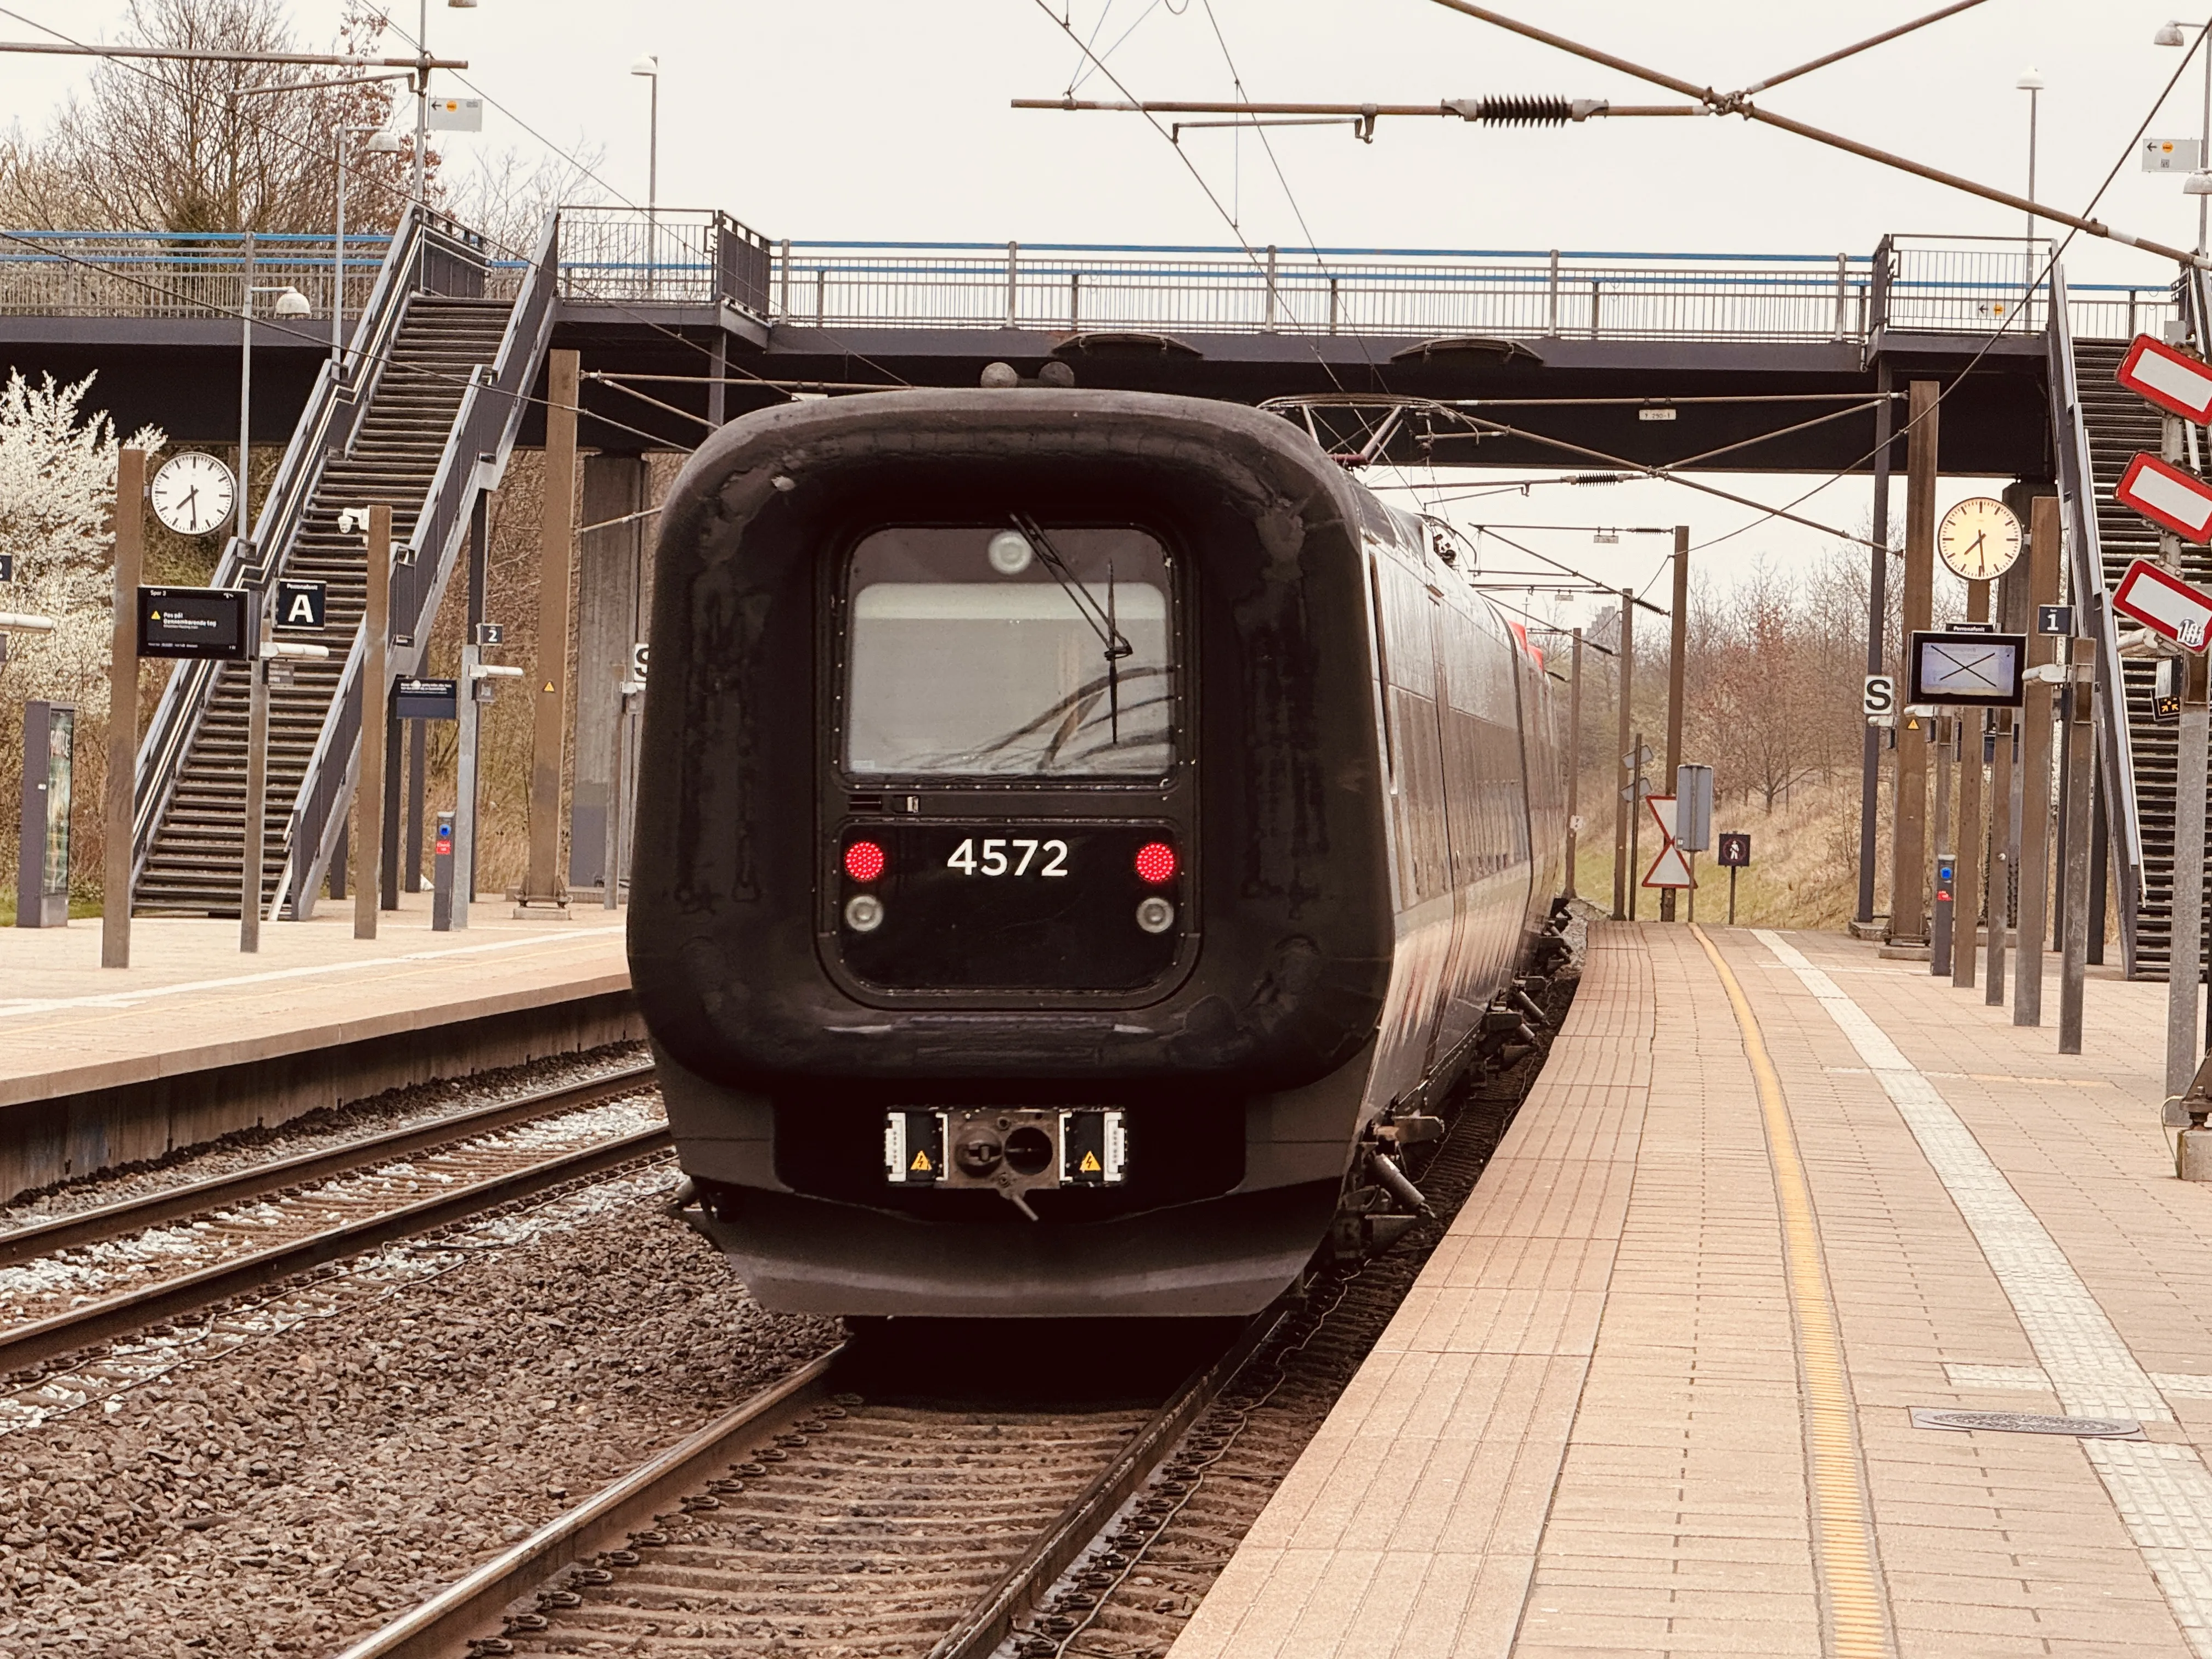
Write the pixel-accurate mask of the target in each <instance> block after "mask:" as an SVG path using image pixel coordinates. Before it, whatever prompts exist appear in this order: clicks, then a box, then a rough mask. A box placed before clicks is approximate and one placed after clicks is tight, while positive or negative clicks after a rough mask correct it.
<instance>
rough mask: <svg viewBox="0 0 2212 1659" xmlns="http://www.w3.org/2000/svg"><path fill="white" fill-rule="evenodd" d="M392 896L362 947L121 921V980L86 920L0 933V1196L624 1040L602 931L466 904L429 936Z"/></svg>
mask: <svg viewBox="0 0 2212 1659" xmlns="http://www.w3.org/2000/svg"><path fill="white" fill-rule="evenodd" d="M429 902H430V896H429V895H428V893H409V894H403V895H402V896H401V900H400V908H399V909H398V911H396V912H392V911H386V912H385V913H384V915H383V916H382V918H381V921H380V927H379V929H378V937H377V938H376V939H355V938H354V937H353V918H352V911H351V908H350V907H349V906H341V905H326V906H325V907H323V909H322V912H321V914H320V915H318V916H316V917H315V919H314V920H313V921H306V922H296V923H295V922H286V923H283V924H277V923H271V924H270V925H268V926H267V927H264V928H263V929H262V933H261V949H260V951H259V952H258V954H256V955H253V956H245V955H241V954H240V951H239V949H238V924H237V922H236V921H214V920H210V921H195V920H185V919H175V918H144V917H142V918H139V919H137V920H135V921H133V922H132V923H131V967H129V968H127V969H102V968H101V967H100V924H99V922H98V921H78V922H75V923H73V924H71V925H70V927H55V928H46V929H33V928H12V927H11V928H8V929H5V930H0V1201H4V1200H6V1199H7V1198H8V1197H9V1196H11V1195H12V1194H15V1193H19V1192H21V1191H24V1190H26V1189H27V1188H34V1187H38V1186H41V1185H44V1184H46V1182H52V1181H54V1180H58V1179H61V1178H64V1176H70V1175H81V1174H84V1173H88V1172H89V1171H91V1170H97V1169H100V1168H105V1167H107V1166H109V1165H111V1164H120V1163H127V1162H130V1161H131V1160H133V1159H137V1158H149V1157H158V1156H160V1155H161V1153H163V1152H167V1151H168V1150H170V1149H171V1148H173V1147H176V1146H190V1145H193V1144H195V1143H197V1142H199V1141H203V1140H207V1139H212V1138H214V1137H215V1136H217V1135H220V1134H222V1133H228V1131H230V1130H233V1129H237V1128H241V1127H249V1126H252V1125H253V1124H256V1123H264V1122H265V1123H274V1122H279V1121H283V1120H285V1119H288V1118H290V1117H294V1116H297V1115H301V1113H304V1112H308V1111H312V1110H314V1109H318V1108H319V1107H324V1106H331V1105H339V1104H343V1103H346V1102H348V1101H351V1100H357V1099H362V1098H365V1097H368V1096H370V1095H374V1094H378V1093H380V1092H382V1091H385V1090H386V1089H391V1088H396V1087H401V1086H404V1085H410V1084H415V1083H421V1082H425V1081H428V1080H430V1079H441V1078H447V1077H461V1076H466V1075H468V1074H470V1073H474V1072H480V1071H485V1070H489V1069H493V1068H495V1067H498V1066H511V1065H516V1064H520V1063H521V1062H523V1061H526V1060H536V1059H540V1058H544V1057H545V1056H548V1055H552V1054H562V1053H568V1052H576V1051H580V1050H583V1049H586V1048H598V1047H600V1046H602V1045H604V1044H605V1043H609V1042H620V1041H623V1040H625V1039H627V1038H631V1037H636V1036H642V1035H643V1027H642V1024H641V1022H640V1021H639V1019H638V1018H637V1015H636V1012H635V1005H634V1001H633V999H632V997H631V995H630V990H629V964H628V962H627V960H626V958H625V956H624V951H623V930H622V925H621V921H620V920H619V918H618V917H617V915H610V914H608V913H606V912H604V911H601V910H599V909H597V908H590V909H586V908H583V907H581V906H579V907H578V908H577V909H576V912H575V914H574V918H573V919H572V920H571V921H569V922H568V924H566V925H565V926H559V927H548V926H547V925H545V924H544V923H540V922H520V921H513V920H512V919H511V915H510V909H511V907H509V906H507V905H504V904H500V903H495V902H489V901H485V902H479V903H477V905H475V906H473V907H472V908H471V916H470V925H469V927H468V928H467V929H466V930H465V931H464V932H459V933H433V932H431V931H430V926H429Z"/></svg>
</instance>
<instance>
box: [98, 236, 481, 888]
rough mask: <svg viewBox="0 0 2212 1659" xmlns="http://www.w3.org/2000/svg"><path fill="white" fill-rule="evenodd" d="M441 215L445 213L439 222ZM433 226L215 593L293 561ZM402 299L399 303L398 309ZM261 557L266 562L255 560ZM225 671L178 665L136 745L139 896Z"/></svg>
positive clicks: (231, 552)
mask: <svg viewBox="0 0 2212 1659" xmlns="http://www.w3.org/2000/svg"><path fill="white" fill-rule="evenodd" d="M441 217H442V216H441ZM424 228H425V223H424V217H423V216H422V214H421V213H419V212H418V211H417V210H416V208H415V206H414V205H413V204H411V203H410V204H409V205H408V207H407V209H406V210H405V211H404V213H403V214H402V215H401V216H400V221H399V224H398V228H396V229H395V230H394V231H393V233H392V240H391V241H390V243H389V244H388V245H387V246H386V249H385V256H384V263H383V264H382V265H381V266H380V268H379V269H378V271H377V275H376V282H375V284H374V287H373V288H372V289H370V291H369V296H368V302H367V303H366V304H365V305H364V306H363V307H362V311H361V315H360V317H359V319H357V320H356V323H355V325H354V332H353V338H352V340H351V341H350V342H349V344H348V347H347V350H346V357H345V363H346V366H345V367H343V368H339V369H337V371H336V372H335V373H334V372H333V368H332V365H331V362H330V361H329V360H328V359H327V358H326V359H325V360H324V362H322V363H321V365H320V366H319V367H318V368H317V369H316V371H315V380H314V384H313V386H312V387H311V388H310V389H309V392H308V394H307V404H306V406H305V407H304V408H303V409H302V410H301V411H300V419H299V422H298V424H297V425H295V427H294V428H293V433H292V439H291V441H290V442H289V443H288V444H287V445H286V446H285V448H284V455H283V459H282V460H281V461H280V462H279V463H278V464H277V469H276V473H275V475H274V476H273V477H271V479H270V486H269V489H268V492H267V493H266V494H265V495H264V496H263V498H262V502H261V510H260V513H259V514H258V517H257V518H256V519H255V520H254V521H253V526H252V529H253V534H252V538H251V539H242V538H239V537H237V536H233V537H231V538H229V539H228V540H227V541H226V542H225V543H224V544H223V549H222V555H221V556H220V557H218V558H217V560H216V568H215V574H214V575H213V577H212V578H211V579H210V585H211V586H216V587H237V586H257V587H261V588H263V589H264V590H265V589H266V587H267V585H268V583H269V581H270V580H271V578H272V577H273V576H274V574H276V572H277V571H279V570H281V569H282V568H283V561H284V560H285V559H286V558H287V557H288V556H289V554H290V551H291V543H292V540H293V538H295V535H296V534H297V532H298V528H299V525H300V521H301V517H302V516H303V515H304V513H305V512H306V508H307V502H308V501H310V500H312V499H313V495H314V489H315V486H316V485H317V484H318V483H320V482H321V479H322V474H323V469H324V466H325V463H326V462H327V461H328V460H329V459H330V457H331V454H333V453H339V452H342V451H343V450H344V449H346V448H348V447H350V446H351V444H352V441H353V437H354V434H355V432H356V430H357V428H358V427H359V424H360V417H361V410H362V408H363V407H364V406H365V405H366V403H367V401H368V400H367V398H365V397H363V396H362V393H361V385H360V383H361V381H362V379H363V378H364V374H363V371H364V370H368V372H369V374H370V376H372V377H373V375H374V373H376V372H378V368H379V365H380V359H381V358H382V357H383V356H386V355H387V350H386V349H387V347H388V344H389V342H390V339H391V337H392V332H393V331H394V330H395V329H396V327H397V325H398V318H399V316H400V314H401V313H404V310H405V309H406V307H405V304H404V300H405V296H406V294H407V292H408V290H409V289H410V287H411V284H410V283H409V282H408V281H407V280H406V278H407V276H408V275H409V274H410V272H411V270H412V269H413V267H414V266H415V265H416V264H417V263H418V261H419V258H420V255H421V251H422V240H423V231H424ZM394 295H398V298H399V300H400V301H401V303H398V304H393V303H392V296H394ZM255 555H258V556H255ZM219 671H220V665H217V664H216V663H212V662H180V663H179V664H178V665H177V666H176V668H175V670H174V671H173V672H172V673H171V674H170V676H169V678H168V682H167V684H165V685H163V687H162V688H161V696H160V697H159V699H158V700H157V701H156V702H155V708H154V715H153V718H152V720H149V722H148V723H147V727H146V735H145V738H144V739H143V741H142V742H141V743H140V744H139V747H138V760H137V774H136V779H135V785H134V788H133V792H132V808H131V889H132V890H133V891H134V892H135V891H136V890H137V886H138V882H139V880H140V878H142V877H143V875H144V874H145V870H146V861H147V860H148V859H149V858H150V857H151V856H152V855H153V851H154V844H155V840H156V839H157V837H158V836H159V835H160V833H161V822H162V820H163V819H164V818H165V817H167V813H168V809H169V804H170V802H171V801H172V800H173V799H174V798H175V795H176V789H177V782H178V780H179V775H181V773H182V771H183V769H184V764H185V757H187V756H188V755H189V754H191V746H192V742H193V739H194V738H197V736H198V734H199V728H200V723H201V720H203V718H204V716H205V714H206V712H207V707H208V703H209V702H210V699H211V697H212V696H213V693H214V690H215V685H216V678H217V675H218V673H219Z"/></svg>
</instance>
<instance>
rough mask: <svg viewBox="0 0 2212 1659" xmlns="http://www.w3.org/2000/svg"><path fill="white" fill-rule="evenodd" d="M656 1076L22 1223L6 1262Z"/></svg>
mask: <svg viewBox="0 0 2212 1659" xmlns="http://www.w3.org/2000/svg"><path fill="white" fill-rule="evenodd" d="M652 1079H653V1066H652V1063H651V1062H650V1061H647V1063H645V1064H643V1065H639V1066H627V1067H625V1068H624V1069H623V1070H622V1071H619V1072H616V1073H611V1074H609V1075H607V1076H605V1077H600V1078H594V1079H592V1080H591V1081H589V1082H588V1083H574V1084H565V1085H562V1086H561V1087H560V1088H557V1089H550V1090H548V1091H545V1092H544V1093H542V1094H536V1095H530V1096H526V1097H524V1098H522V1099H520V1100H508V1101H502V1102H501V1103H498V1104H496V1105H492V1106H478V1107H474V1108H472V1109H470V1110H467V1111H464V1112H453V1113H450V1114H448V1115H447V1116H444V1117H439V1118H433V1119H431V1120H430V1121H428V1122H424V1123H416V1124H410V1125H409V1126H407V1127H404V1128H399V1129H393V1130H391V1131H388V1132H386V1133H382V1134H377V1135H372V1136H370V1137H368V1139H363V1140H352V1141H348V1142H347V1143H346V1144H345V1145H344V1146H331V1147H326V1148H325V1149H324V1150H323V1151H321V1152H301V1153H300V1154H299V1155H297V1156H296V1157H293V1158H278V1159H276V1161H275V1162H273V1163H270V1164H256V1165H255V1166H254V1167H253V1168H252V1169H250V1170H239V1171H237V1172H235V1173H234V1174H231V1175H224V1176H210V1177H209V1178H208V1179H207V1180H204V1181H195V1182H191V1183H190V1184H189V1185H187V1186H182V1187H171V1188H167V1189H165V1190H164V1191H161V1192H158V1193H149V1194H146V1195H145V1196H144V1197H143V1198H131V1199H125V1200H122V1201H121V1202H119V1203H115V1204H106V1205H102V1206H100V1208H98V1209H96V1210H82V1211H79V1212H77V1213H76V1214H74V1215H64V1216H56V1217H55V1218H53V1219H52V1220H51V1221H41V1222H38V1223H35V1224H33V1225H30V1226H27V1227H19V1228H17V1229H15V1231H12V1232H7V1233H0V1267H10V1266H12V1265H14V1264H15V1263H16V1262H18V1261H27V1260H28V1259H29V1258H31V1257H33V1256H36V1255H52V1254H53V1253H54V1252H55V1251H57V1250H67V1249H76V1247H77V1246H79V1245H83V1244H96V1243H100V1241H101V1240H103V1239H109V1238H118V1237H122V1236H123V1235H125V1234H126V1233H134V1232H138V1231H143V1229H145V1228H148V1227H154V1226H158V1225H161V1223H162V1222H164V1221H174V1220H177V1219H179V1218H181V1217H184V1216H188V1215H198V1214H200V1213H202V1212H204V1211H208V1210H220V1209H225V1208H228V1206H231V1205H233V1204H239V1203H242V1202H244V1201H245V1200H247V1199H249V1198H259V1197H261V1196H262V1195H264V1194H268V1193H276V1192H282V1191H283V1190H284V1189H285V1188H288V1187H301V1186H305V1185H307V1183H308V1182H316V1181H327V1180H328V1179H330V1178H331V1176H341V1175H350V1174H352V1173H353V1172H354V1171H356V1170H366V1169H372V1168H374V1166H376V1165H377V1164H388V1163H390V1162H392V1160H393V1159H394V1158H404V1157H406V1156H407V1155H408V1154H409V1153H410V1152H421V1151H422V1150H423V1149H424V1148H425V1147H429V1146H443V1145H444V1144H446V1143H447V1142H448V1141H453V1140H465V1139H470V1138H471V1137H472V1136H476V1135H480V1134H486V1133H489V1132H491V1131H492V1130H494V1129H501V1128H505V1127H507V1126H508V1125H509V1124H513V1123H525V1122H528V1121H530V1120H531V1119H532V1118H538V1117H551V1116H554V1115H557V1114H559V1113H562V1112H570V1111H577V1110H580V1109H582V1108H584V1107H586V1106H595V1105H597V1104H598V1103H599V1102H601V1101H603V1100H610V1099H612V1098H614V1097H617V1096H619V1095H626V1094H630V1093H633V1092H635V1091H636V1090H637V1089H638V1088H639V1087H640V1086H641V1085H645V1084H647V1083H650V1082H651V1081H652Z"/></svg>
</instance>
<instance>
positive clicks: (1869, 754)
mask: <svg viewBox="0 0 2212 1659" xmlns="http://www.w3.org/2000/svg"><path fill="white" fill-rule="evenodd" d="M1876 385H1877V386H1878V388H1879V396H1878V397H1877V398H1876V400H1875V408H1874V539H1875V543H1876V545H1875V547H1874V548H1873V549H1872V550H1871V554H1870V557H1869V561H1868V565H1867V648H1866V671H1867V672H1868V673H1869V674H1879V673H1881V672H1882V671H1883V670H1884V665H1886V664H1887V661H1888V659H1889V658H1888V650H1889V647H1888V641H1887V633H1888V623H1889V452H1890V450H1891V448H1892V447H1893V446H1892V442H1891V438H1892V426H1893V416H1892V415H1891V412H1890V410H1891V406H1892V404H1893V399H1892V398H1891V397H1890V395H1889V364H1888V363H1887V362H1886V361H1885V362H1883V363H1882V364H1881V368H1880V370H1879V373H1878V375H1877V379H1876ZM1880 811H1881V728H1880V727H1879V726H1868V727H1867V728H1866V735H1865V737H1864V738H1863V739H1862V748H1861V750H1860V757H1859V902H1858V916H1857V921H1858V923H1859V926H1860V927H1872V926H1873V925H1874V866H1875V846H1876V825H1877V819H1878V817H1879V815H1880Z"/></svg>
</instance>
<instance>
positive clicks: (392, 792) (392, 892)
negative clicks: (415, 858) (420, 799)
mask: <svg viewBox="0 0 2212 1659" xmlns="http://www.w3.org/2000/svg"><path fill="white" fill-rule="evenodd" d="M385 708H386V713H385V716H384V840H383V844H382V846H381V847H380V848H379V852H380V857H379V858H378V860H377V872H378V874H379V877H380V880H379V883H378V887H379V890H380V902H381V903H382V905H383V907H384V908H386V909H387V910H397V909H398V908H399V791H400V786H401V785H402V783H403V782H404V781H405V766H404V762H405V760H406V751H405V750H403V749H402V748H401V747H400V744H399V725H400V722H399V714H398V710H397V709H395V708H392V704H391V700H390V699H389V698H387V699H386V704H385Z"/></svg>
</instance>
